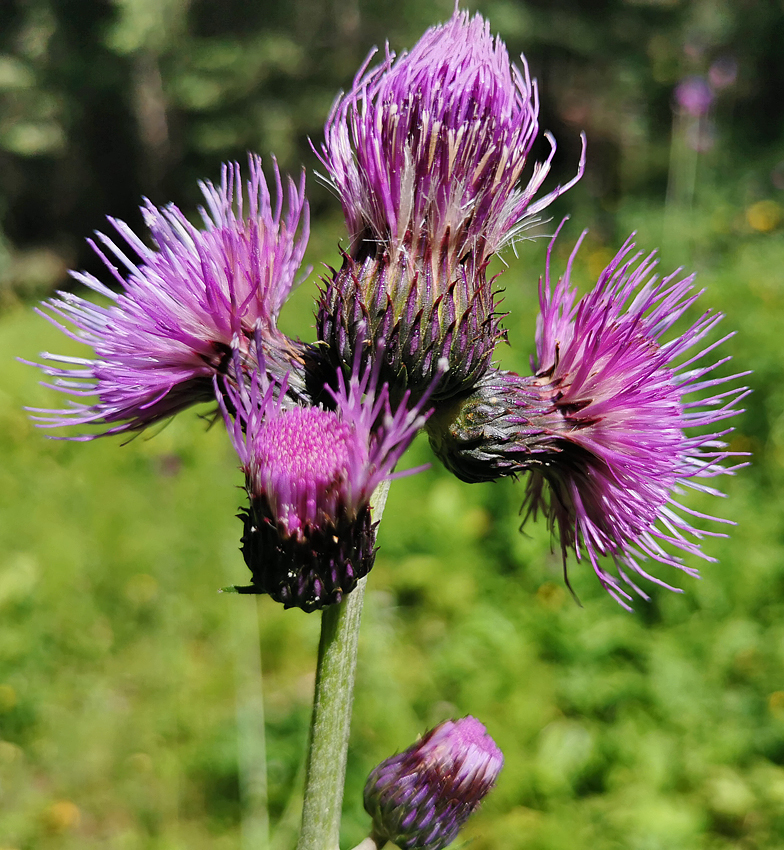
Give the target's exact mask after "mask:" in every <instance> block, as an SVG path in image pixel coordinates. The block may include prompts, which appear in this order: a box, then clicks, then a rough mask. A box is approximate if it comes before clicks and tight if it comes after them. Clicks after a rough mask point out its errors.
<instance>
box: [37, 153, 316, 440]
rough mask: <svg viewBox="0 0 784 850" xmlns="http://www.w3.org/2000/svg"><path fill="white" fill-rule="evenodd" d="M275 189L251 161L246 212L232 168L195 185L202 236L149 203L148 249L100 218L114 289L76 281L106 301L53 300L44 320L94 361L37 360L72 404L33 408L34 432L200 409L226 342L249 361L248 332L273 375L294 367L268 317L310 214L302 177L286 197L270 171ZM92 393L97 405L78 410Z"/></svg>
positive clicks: (145, 421)
mask: <svg viewBox="0 0 784 850" xmlns="http://www.w3.org/2000/svg"><path fill="white" fill-rule="evenodd" d="M275 180H276V184H277V185H276V189H277V197H276V198H273V197H272V196H271V194H270V191H269V189H268V187H267V183H266V180H265V178H264V174H263V172H262V169H261V160H260V159H259V157H257V156H251V157H250V178H249V180H248V181H247V184H246V187H245V189H246V192H247V206H246V205H245V204H246V201H245V199H244V198H243V183H242V179H241V174H240V167H239V165H237V164H236V163H235V164H233V165H226V166H224V168H223V175H222V180H221V183H220V186H214V185H212V184H211V183H205V184H202V185H201V189H202V192H203V194H204V198H205V202H206V208H204V209H202V210H201V217H202V227H201V228H199V227H196V226H195V225H193V224H191V223H190V221H189V220H188V219H187V218H186V217H185V216H184V215H183V213H182V212H181V211H180V210H179V209H178V208H177V207H176V206H174V205H170V206H168V207H165V208H162V209H161V208H158V207H155V206H153V205H152V204H151V203H150V202H149V201H146V202H145V204H144V206H143V207H142V214H143V216H144V219H145V222H146V223H147V225H148V227H149V228H150V235H151V236H152V240H153V243H154V246H155V247H154V248H150V247H148V246H147V245H146V244H145V243H144V242H143V241H142V240H141V239H140V238H139V237H138V236H137V235H136V234H135V233H133V231H132V230H131V229H130V227H128V225H127V224H125V223H124V222H122V221H118V220H116V219H110V220H109V221H110V222H111V224H112V226H113V227H114V229H115V231H116V232H117V235H118V236H119V239H117V238H115V239H113V238H110V237H109V236H105V235H104V234H102V233H98V234H97V235H96V239H95V240H90V244H91V245H92V247H93V248H94V250H95V251H96V253H97V254H98V255H99V256H100V258H101V259H102V260H103V262H104V264H105V265H106V267H107V269H108V270H109V273H110V277H111V279H112V280H111V283H112V284H113V285H114V286H116V287H117V288H118V290H119V291H115V290H114V289H112V288H111V286H109V285H106V284H104V283H102V282H101V281H99V280H98V279H97V278H96V277H94V276H93V275H91V274H87V273H82V272H77V273H73V277H74V278H75V279H76V280H77V281H79V282H80V283H82V284H84V285H85V286H87V287H88V288H89V289H92V290H93V291H94V292H96V293H98V294H99V295H100V296H102V297H103V298H104V299H106V300H107V301H108V302H109V303H108V304H106V305H102V304H94V303H92V302H91V301H88V300H86V299H84V298H82V297H80V296H78V295H74V294H72V293H68V292H61V293H59V297H57V298H53V299H51V300H50V301H49V302H48V304H47V307H48V310H49V311H50V313H51V315H49V314H46V313H44V315H46V317H47V318H49V319H50V320H51V321H52V322H53V323H54V324H56V325H57V326H58V327H60V328H61V329H62V330H63V331H64V332H65V333H66V334H67V335H68V336H70V337H72V338H74V339H76V340H78V341H79V342H83V343H86V344H87V345H89V346H91V347H92V348H93V349H94V356H93V357H92V358H81V357H66V356H60V355H55V354H49V353H44V354H42V355H41V357H42V359H43V360H44V361H45V364H49V363H54V364H57V365H44V364H41V365H40V368H41V369H42V370H43V371H44V372H45V373H46V374H47V375H50V376H52V377H53V378H54V382H53V384H52V386H54V387H55V388H56V389H58V390H60V391H62V392H64V393H66V394H67V395H70V396H71V397H72V399H76V400H71V402H70V406H69V407H68V408H66V409H64V410H50V411H38V413H41V414H42V415H41V416H39V417H38V419H39V420H40V421H41V422H42V423H44V424H46V425H49V426H60V425H72V424H77V425H85V424H97V425H102V426H108V427H106V430H105V431H104V433H107V434H112V433H116V432H120V431H128V430H137V429H140V428H143V427H144V426H146V425H149V424H150V423H152V422H155V421H158V420H160V419H162V418H165V417H168V416H170V415H172V414H174V413H176V412H178V411H179V410H182V409H183V408H185V407H187V406H188V405H190V404H193V403H195V402H199V401H209V400H210V399H212V398H213V380H212V379H213V376H214V375H216V374H218V373H222V372H224V371H225V369H226V364H227V362H228V360H229V359H230V358H231V351H232V345H234V347H235V348H237V347H238V348H239V349H240V350H241V351H243V352H247V350H248V349H249V346H250V341H251V340H252V339H253V337H254V335H255V333H256V331H259V332H260V333H261V336H262V337H263V339H264V340H265V345H266V348H267V351H268V358H267V359H268V363H269V365H270V368H271V369H273V370H275V371H277V372H279V373H284V372H285V371H288V370H291V369H292V368H293V365H292V361H295V362H296V361H297V360H298V358H299V354H298V350H297V346H296V345H295V343H293V342H292V340H289V339H288V338H287V337H285V336H284V335H283V334H282V333H281V332H280V331H278V329H277V318H278V313H279V311H280V308H281V306H282V305H283V303H284V301H285V300H286V298H287V297H288V294H289V292H290V291H291V288H292V286H293V285H294V281H295V277H296V274H297V270H298V269H299V266H300V263H301V261H302V255H303V253H304V250H305V245H306V243H307V237H308V208H307V202H306V201H305V196H304V175H303V179H302V180H301V181H300V183H299V184H298V185H297V184H294V183H293V182H291V181H289V182H288V187H287V190H286V191H285V192H284V189H283V181H282V179H281V177H280V173H279V172H278V170H277V166H275ZM284 194H285V195H286V196H287V210H286V211H285V213H284V211H283V203H284ZM61 319H62V320H65V321H66V322H67V323H70V324H72V325H73V326H74V327H75V330H72V329H71V328H70V327H68V326H66V325H62V324H60V320H61ZM91 396H95V397H97V398H96V400H95V401H92V402H82V401H80V399H83V398H89V397H91ZM83 439H89V437H83Z"/></svg>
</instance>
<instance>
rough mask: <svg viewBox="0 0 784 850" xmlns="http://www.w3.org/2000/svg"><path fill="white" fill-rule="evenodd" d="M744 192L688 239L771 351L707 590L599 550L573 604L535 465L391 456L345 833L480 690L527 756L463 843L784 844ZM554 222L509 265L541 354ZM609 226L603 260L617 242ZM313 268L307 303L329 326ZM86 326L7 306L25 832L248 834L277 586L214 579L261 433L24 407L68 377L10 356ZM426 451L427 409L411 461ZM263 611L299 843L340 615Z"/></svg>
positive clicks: (171, 838) (738, 321)
mask: <svg viewBox="0 0 784 850" xmlns="http://www.w3.org/2000/svg"><path fill="white" fill-rule="evenodd" d="M656 216H657V212H656V211H655V210H630V211H626V212H624V211H623V210H622V211H621V212H620V213H619V218H620V219H621V220H622V221H624V220H625V218H626V217H628V218H629V219H630V220H631V218H634V219H635V221H641V222H642V223H641V224H639V225H637V226H638V227H639V228H640V230H641V231H642V232H643V233H645V232H646V227H647V229H648V232H649V233H653V234H654V235H653V236H645V237H643V241H644V242H646V243H647V244H652V243H654V242H655V241H656V240H657V239H658V238H659V236H658V234H659V232H660V229H661V228H660V225H658V230H657V229H656V228H657V225H656V220H657V219H656ZM716 220H718V224H715V221H716ZM722 221H723V220H720V217H719V219H716V216H715V215H712V216H711V215H709V214H708V213H707V212H706V213H705V215H704V216H703V217H702V218H701V219H700V223H701V225H702V226H703V230H704V232H703V231H700V232H699V233H698V234H697V236H695V238H694V240H693V244H692V246H691V253H692V257H693V258H695V259H696V263H697V265H698V266H699V267H700V282H701V283H702V284H703V285H705V286H706V287H707V288H708V294H707V295H706V297H705V301H706V306H707V305H708V304H710V305H711V306H715V307H718V308H720V309H722V310H724V311H725V312H727V313H728V315H729V318H728V320H727V322H726V324H727V327H728V329H733V328H735V329H737V330H738V335H737V336H736V337H735V338H734V339H733V340H731V342H730V343H729V345H728V349H730V350H731V352H732V353H733V354H734V355H735V357H736V362H737V364H738V366H739V367H740V368H743V369H745V368H753V369H754V370H755V374H754V376H753V377H752V378H750V379H749V380H750V381H751V383H752V385H753V386H754V388H755V394H754V396H753V397H752V398H751V399H750V400H749V403H748V407H749V413H747V414H746V415H745V416H744V417H743V418H742V420H741V421H740V422H739V430H738V432H737V434H736V436H735V437H734V445H735V446H736V447H738V448H741V449H743V448H749V449H751V450H753V452H754V455H755V457H754V465H753V466H752V467H751V468H750V469H747V470H744V471H743V472H742V473H741V474H739V475H738V476H737V477H736V478H734V479H729V480H728V481H726V482H725V483H726V490H727V493H728V499H727V500H726V501H725V502H723V503H722V504H720V505H718V506H717V507H718V509H719V510H720V511H721V512H722V514H723V515H725V516H729V517H731V518H733V519H735V520H737V521H738V526H737V528H734V529H733V530H732V534H731V537H730V538H729V539H728V540H717V541H708V542H707V544H706V546H707V548H708V550H709V551H710V553H711V554H713V555H716V556H717V557H718V558H719V559H720V562H719V563H718V564H715V565H714V564H708V565H706V566H705V568H704V570H703V576H704V577H703V578H702V580H701V581H694V580H691V579H689V578H688V577H685V576H679V575H675V576H672V575H666V576H665V578H667V579H668V580H672V581H674V582H675V583H676V584H678V585H679V586H682V587H683V588H684V590H685V592H684V593H683V594H682V595H675V594H671V593H668V592H666V591H663V590H660V589H657V588H654V589H653V591H652V594H653V601H652V602H651V603H650V604H646V603H644V602H639V603H638V604H637V605H636V609H637V610H636V612H635V613H633V614H629V613H627V612H625V611H623V610H622V609H620V608H619V607H618V606H617V605H616V604H615V603H613V602H612V600H611V599H610V598H609V597H608V596H607V595H606V594H605V593H604V592H603V591H602V590H601V588H600V587H599V585H598V583H597V582H596V580H595V578H594V577H593V576H592V575H591V574H590V570H589V569H587V568H585V567H579V568H578V567H574V568H573V569H572V571H571V576H572V582H573V584H574V587H575V590H576V592H577V594H578V596H579V597H580V599H581V602H582V607H578V606H577V605H576V604H575V603H574V602H573V600H572V598H571V597H570V596H569V594H568V592H566V591H565V590H564V586H563V582H562V578H561V565H560V562H559V559H558V557H556V556H554V555H552V554H551V552H550V546H549V540H548V535H547V531H546V529H545V528H544V527H543V526H542V525H541V524H540V525H536V526H530V527H528V528H527V534H526V535H521V534H520V533H519V531H518V525H519V517H518V514H517V512H518V508H519V504H520V501H521V498H522V487H521V485H520V484H515V483H513V482H503V483H499V484H495V485H486V486H468V485H463V484H460V483H459V482H458V481H457V480H455V479H454V478H452V477H450V475H449V474H448V473H446V472H445V471H444V470H443V469H442V468H441V467H439V466H438V465H434V466H433V467H432V468H431V469H430V470H429V471H427V472H424V473H421V474H419V475H416V476H411V477H408V478H404V479H402V480H399V481H397V482H395V484H394V486H393V487H392V491H391V494H390V498H389V503H388V507H387V510H386V514H385V516H384V521H383V524H382V527H381V530H380V538H379V542H380V546H381V549H380V552H379V556H378V560H377V564H376V566H375V568H374V570H373V573H372V575H371V578H370V583H369V592H368V597H367V606H366V613H365V619H364V626H363V635H362V639H361V644H360V661H359V671H358V683H357V694H356V703H355V719H354V725H353V732H352V743H351V749H350V753H349V775H348V783H347V791H346V802H345V819H344V828H343V844H344V846H346V847H349V846H352V843H356V842H358V841H359V840H361V839H362V838H363V837H364V835H365V834H366V831H367V828H368V819H367V816H366V815H365V814H364V812H363V811H362V805H361V789H362V786H363V783H364V779H365V776H366V775H367V772H368V771H369V769H370V768H371V767H372V766H373V765H374V764H375V763H376V762H378V761H379V760H381V759H382V758H384V757H386V756H388V755H390V754H391V753H392V752H394V751H396V750H398V749H401V748H403V747H405V746H407V745H408V744H409V743H410V742H411V741H413V740H414V738H415V737H416V736H417V735H418V734H420V733H421V732H422V731H424V729H425V728H427V727H428V726H430V725H432V724H434V723H436V722H438V721H439V720H441V719H444V718H446V717H449V716H460V715H464V714H467V713H471V714H474V715H476V716H477V717H479V718H480V719H481V720H482V721H483V722H484V723H485V724H486V725H487V726H488V728H489V730H490V732H491V734H492V735H493V736H494V737H495V738H496V740H497V741H498V743H499V744H500V746H501V747H502V749H503V751H504V753H505V756H506V766H505V768H504V771H503V773H502V774H501V778H500V782H499V784H498V788H497V789H496V791H495V792H494V793H493V795H491V796H490V797H489V798H488V801H487V803H486V804H485V806H484V808H483V809H482V810H481V812H480V813H479V814H478V815H477V816H476V817H475V819H474V820H473V822H472V823H470V825H469V826H468V828H467V829H466V831H465V833H464V834H463V835H462V837H461V838H460V839H459V840H458V845H460V844H462V845H466V846H470V847H471V848H473V850H485V848H487V850H489V849H490V848H504V850H514V848H526V850H573V848H575V847H586V848H588V847H590V848H591V850H611V848H629V849H630V850H659V848H661V850H680V848H683V850H692V848H705V850H708V848H710V849H711V850H714V848H715V850H719V848H722V850H723V848H727V850H729V848H737V847H743V848H773V847H777V846H782V845H784V672H783V671H784V593H783V591H784V534H783V529H782V512H781V508H780V507H779V504H778V499H779V498H780V496H779V494H780V492H781V489H782V487H781V485H782V481H783V479H784V474H783V471H782V467H783V465H784V424H783V423H784V389H783V388H782V386H783V385H782V380H781V379H782V374H784V369H783V368H782V366H783V362H782V361H784V354H783V353H782V344H781V334H782V328H784V290H783V289H782V277H781V271H780V269H781V264H782V257H783V256H784V235H782V233H780V232H774V233H771V234H767V235H762V234H756V233H752V232H746V231H745V230H744V229H743V228H742V227H741V226H738V227H736V228H735V230H732V229H731V232H730V233H729V235H727V233H726V226H729V227H730V228H732V227H735V225H733V223H732V221H730V224H729V225H726V222H724V223H722ZM711 222H714V224H711ZM712 228H714V229H712ZM722 228H725V229H724V230H722ZM695 232H696V231H695ZM336 233H337V230H336V229H334V228H332V229H322V230H321V231H317V233H316V235H315V237H314V245H313V246H312V249H311V254H312V256H313V258H314V259H313V260H312V261H311V262H315V261H318V260H319V259H321V258H322V257H324V256H334V249H333V247H334V244H335V242H336V238H337V237H336V235H335V234H336ZM576 233H577V227H576V226H572V227H571V230H570V234H571V236H569V235H567V239H569V238H572V239H573V238H574V236H575V235H576ZM565 241H566V240H565ZM544 247H545V246H544V244H543V243H541V242H539V243H536V244H535V245H524V246H522V249H521V260H520V261H519V262H515V263H513V267H512V269H510V270H509V271H507V272H506V273H505V274H504V277H503V280H502V282H503V284H504V285H505V286H506V287H507V294H506V302H505V307H506V309H509V310H511V311H512V315H511V316H510V318H509V319H508V321H507V326H508V327H509V329H510V338H511V340H512V343H513V345H512V348H510V349H503V350H502V351H501V352H500V353H501V357H502V359H503V362H504V364H505V365H509V366H519V367H521V368H522V367H523V365H524V362H525V358H526V357H527V355H528V353H530V349H531V345H532V327H533V311H534V309H535V303H536V296H535V282H536V278H537V276H538V272H539V267H540V265H541V262H542V261H543V257H544ZM588 248H589V250H587V251H586V257H587V259H586V261H585V262H584V263H581V264H578V265H579V269H580V271H581V274H582V273H583V272H584V271H585V267H586V265H587V266H589V267H591V265H592V263H593V264H595V263H596V262H598V260H599V259H600V258H601V257H602V256H603V253H602V252H605V253H606V249H605V248H604V247H603V246H602V245H599V244H595V245H593V246H588ZM673 253H676V254H677V249H674V250H673ZM582 280H583V282H584V283H586V284H587V280H588V279H587V276H583V277H582ZM313 292H314V287H313V285H312V283H311V284H306V285H305V287H303V289H301V290H300V291H299V292H298V293H297V294H296V295H295V298H294V301H293V303H292V304H290V305H289V306H288V307H287V312H286V316H285V327H286V329H287V330H289V331H290V332H294V331H296V332H298V333H300V334H301V335H302V336H303V337H305V338H311V332H310V331H309V329H308V328H309V325H310V324H311V320H309V318H308V313H309V310H310V306H309V305H310V300H311V299H312V296H313ZM66 348H67V344H66V341H65V339H64V338H62V337H61V335H60V334H59V333H58V332H57V331H56V330H54V329H52V328H51V327H50V326H48V325H47V323H46V322H44V321H43V320H42V319H40V318H39V317H36V316H34V315H33V314H32V312H31V311H30V310H29V309H28V308H24V309H23V308H21V307H20V308H18V309H15V310H14V311H12V312H9V313H7V314H6V315H4V316H3V317H2V320H0V357H2V362H3V367H4V368H3V382H2V385H0V402H2V403H1V404H0V451H1V452H2V457H3V460H2V463H1V464H0V536H2V544H1V545H0V623H1V624H2V625H0V739H2V741H1V742H0V848H2V850H8V849H9V848H14V850H33V848H35V850H39V848H40V850H54V848H57V850H60V848H62V850H71V848H73V849H74V850H76V848H78V850H90V848H99V847H100V848H110V850H114V849H115V848H117V850H137V848H138V849H139V850H141V848H144V850H148V848H149V850H164V848H165V850H175V848H176V849H177V850H180V848H182V850H185V848H188V850H199V848H211V850H224V848H225V850H230V848H239V847H240V846H241V825H242V817H243V810H242V805H241V794H240V775H239V770H238V748H240V747H246V746H251V745H252V744H253V741H250V740H247V739H246V738H245V737H244V735H245V734H246V733H245V732H243V733H238V731H237V728H238V727H237V712H238V703H239V705H240V708H241V707H242V705H243V704H244V702H245V701H246V700H247V699H249V696H248V695H249V694H251V695H252V691H253V681H254V664H255V663H256V662H255V653H254V647H255V628H256V607H255V606H256V603H255V601H254V600H253V599H251V598H248V597H242V596H235V595H221V594H218V593H217V592H216V591H217V589H218V588H219V587H221V586H224V585H227V584H231V583H234V582H244V581H245V580H246V570H245V567H244V565H243V563H242V558H241V555H240V553H239V551H238V544H239V535H240V528H241V526H240V522H239V521H238V520H237V519H236V518H235V516H234V514H235V513H236V509H237V507H238V506H239V505H240V504H241V502H242V499H243V494H242V492H241V490H239V489H238V487H239V485H240V484H241V479H240V475H239V472H238V470H237V461H236V458H235V457H234V455H233V452H232V450H231V447H230V445H229V442H228V439H227V437H226V435H225V433H224V432H223V428H222V426H220V425H216V427H214V428H212V429H206V427H205V423H204V421H203V419H200V418H199V417H198V416H197V415H196V414H195V413H187V414H184V415H182V416H180V417H179V418H177V419H175V420H174V421H173V422H172V423H170V424H169V425H168V426H167V427H165V428H163V429H160V430H159V432H158V433H156V434H154V435H151V436H147V435H145V436H142V437H139V438H137V439H135V440H132V441H131V442H130V443H128V444H127V445H122V444H121V443H122V441H121V440H120V439H117V438H109V439H106V440H98V441H95V442H92V443H88V444H83V443H70V442H63V441H52V440H47V439H45V437H44V436H43V434H42V433H41V432H40V431H39V430H37V429H35V428H33V427H32V426H31V424H30V423H29V421H28V419H27V418H26V415H25V414H24V413H23V412H22V410H21V408H22V406H23V405H25V404H28V405H32V406H36V405H42V406H54V405H55V404H56V403H57V401H58V400H57V399H56V398H55V396H54V394H53V393H52V392H50V391H48V390H45V389H43V388H41V387H39V386H38V385H37V384H36V380H37V377H38V376H37V374H36V372H35V371H34V370H33V369H32V368H30V367H29V366H25V365H22V364H20V363H18V362H16V361H15V359H14V358H15V357H16V356H21V357H25V358H35V356H36V353H37V352H38V351H40V350H43V349H52V350H58V351H64V350H66ZM431 460H432V458H431V456H430V452H429V448H428V446H427V442H426V440H424V438H422V437H420V438H418V440H417V441H416V443H415V444H414V446H413V447H412V448H411V450H410V451H409V455H408V456H407V457H406V458H405V459H404V465H408V466H413V465H417V464H419V463H423V462H430V461H431ZM691 504H692V505H693V506H694V507H696V508H698V509H708V510H711V509H712V507H713V506H711V505H710V504H709V503H708V502H707V501H705V500H702V499H696V500H692V502H691ZM258 610H259V615H260V616H259V621H260V624H261V646H262V655H263V666H264V689H265V704H266V719H267V732H268V741H267V750H268V756H269V780H270V807H271V818H272V826H273V833H274V835H275V836H276V838H275V840H276V844H275V846H276V847H277V848H280V850H282V848H286V847H289V846H292V845H293V842H294V841H295V833H296V817H297V806H298V795H299V793H300V787H301V780H302V776H301V771H302V763H303V759H304V753H305V746H306V738H307V724H308V717H309V711H310V699H311V693H312V685H313V670H314V659H315V651H316V645H317V641H318V626H319V622H318V615H305V614H303V613H301V612H299V611H284V610H283V609H282V608H281V607H280V606H278V605H276V604H274V603H273V602H271V601H270V600H269V599H262V600H261V601H260V603H259V606H258Z"/></svg>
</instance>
